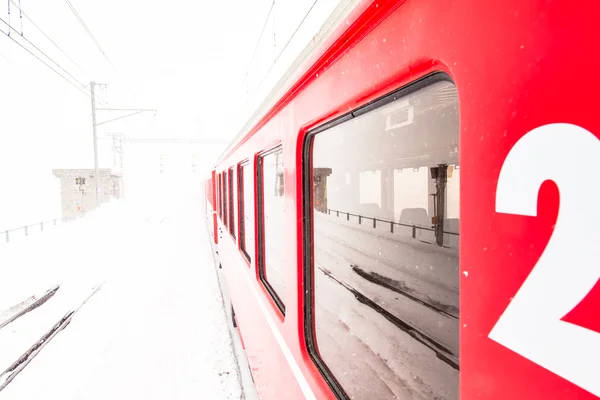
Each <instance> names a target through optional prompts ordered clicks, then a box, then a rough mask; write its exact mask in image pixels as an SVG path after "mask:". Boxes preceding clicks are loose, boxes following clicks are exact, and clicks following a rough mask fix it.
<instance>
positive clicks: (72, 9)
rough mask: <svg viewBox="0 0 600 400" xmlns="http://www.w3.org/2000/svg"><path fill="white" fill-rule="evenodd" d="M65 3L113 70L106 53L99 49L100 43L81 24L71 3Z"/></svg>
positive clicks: (83, 23) (81, 20) (82, 23)
mask: <svg viewBox="0 0 600 400" xmlns="http://www.w3.org/2000/svg"><path fill="white" fill-rule="evenodd" d="M65 3H67V5H68V6H69V8H70V9H71V11H72V12H73V15H75V18H77V20H78V21H79V23H80V24H81V26H82V27H83V29H85V31H86V32H87V34H88V36H89V37H90V38H91V39H92V41H93V42H94V44H95V45H96V47H98V50H99V51H100V53H102V55H103V56H104V58H106V61H108V63H109V64H110V65H111V66H112V67H113V68H115V66H114V65H113V63H112V62H111V61H110V59H109V58H108V56H107V55H106V53H105V52H104V50H102V47H100V43H98V41H97V40H96V38H95V37H94V35H92V32H91V31H90V29H89V28H88V27H87V25H86V24H85V22H83V19H82V18H81V17H80V16H79V14H78V13H77V10H75V7H73V4H71V2H70V1H69V0H65Z"/></svg>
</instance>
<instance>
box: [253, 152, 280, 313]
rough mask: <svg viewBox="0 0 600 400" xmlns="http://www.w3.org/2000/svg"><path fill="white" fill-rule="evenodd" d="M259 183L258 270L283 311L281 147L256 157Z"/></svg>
mask: <svg viewBox="0 0 600 400" xmlns="http://www.w3.org/2000/svg"><path fill="white" fill-rule="evenodd" d="M259 173H260V178H259V180H258V182H259V183H260V187H259V195H260V196H261V198H260V199H259V203H258V204H262V207H261V208H260V210H261V218H260V219H259V221H261V222H262V224H260V234H261V235H260V239H261V247H262V248H263V249H264V251H263V252H261V253H259V257H260V258H259V271H260V275H261V279H262V280H263V282H264V283H265V286H266V287H267V289H268V290H269V292H270V293H271V295H272V296H273V298H274V300H275V302H276V303H277V305H278V306H279V308H280V309H281V311H282V312H283V311H285V306H284V303H283V298H282V296H283V294H284V293H285V277H284V265H283V247H284V239H283V237H284V234H285V233H284V227H283V217H284V203H283V202H284V198H283V194H284V182H283V150H282V149H281V147H279V148H277V149H275V150H273V151H271V152H270V153H268V154H266V155H264V156H261V157H259Z"/></svg>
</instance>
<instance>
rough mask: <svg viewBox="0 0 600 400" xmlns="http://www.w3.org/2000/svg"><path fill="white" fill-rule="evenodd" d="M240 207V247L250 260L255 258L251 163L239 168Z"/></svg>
mask: <svg viewBox="0 0 600 400" xmlns="http://www.w3.org/2000/svg"><path fill="white" fill-rule="evenodd" d="M238 171H239V172H238V173H239V175H238V181H239V207H240V215H239V219H240V247H241V249H242V252H243V254H244V255H245V256H246V258H247V259H248V261H252V259H253V258H254V201H253V200H254V199H253V196H254V185H253V181H252V170H251V167H250V164H248V163H245V164H243V165H241V166H240V168H239V169H238Z"/></svg>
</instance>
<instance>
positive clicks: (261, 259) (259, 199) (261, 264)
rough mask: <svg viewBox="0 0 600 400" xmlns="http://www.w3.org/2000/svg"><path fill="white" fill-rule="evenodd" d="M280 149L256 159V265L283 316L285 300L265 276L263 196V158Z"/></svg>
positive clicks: (267, 152)
mask: <svg viewBox="0 0 600 400" xmlns="http://www.w3.org/2000/svg"><path fill="white" fill-rule="evenodd" d="M279 150H282V152H283V145H282V144H278V145H277V146H275V147H273V148H271V149H269V150H266V151H263V152H262V153H260V154H259V155H258V157H257V160H256V173H255V175H254V176H255V177H256V184H255V185H256V189H257V190H256V204H257V211H258V220H257V221H256V224H257V226H258V237H257V238H256V239H257V242H258V254H257V257H256V265H257V268H258V279H260V281H261V282H262V284H263V285H264V286H265V289H267V292H269V294H270V295H271V298H272V299H273V301H274V302H275V304H276V305H277V308H278V309H279V311H281V314H283V316H285V304H284V302H283V300H282V299H281V297H280V296H279V294H277V292H276V291H275V289H274V288H273V287H272V286H271V284H270V283H269V281H268V280H267V278H266V277H265V268H266V263H265V253H266V251H265V241H266V240H265V237H264V236H265V227H264V196H263V191H264V184H263V160H264V158H265V157H266V156H268V155H270V154H273V153H276V152H277V151H279ZM284 196H285V184H284Z"/></svg>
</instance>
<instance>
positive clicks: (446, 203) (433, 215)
mask: <svg viewBox="0 0 600 400" xmlns="http://www.w3.org/2000/svg"><path fill="white" fill-rule="evenodd" d="M356 114H358V115H359V116H357V117H355V118H353V119H351V120H349V121H346V122H343V123H341V124H339V125H336V126H334V127H332V128H330V129H327V130H325V131H323V132H321V133H317V134H316V135H314V136H313V138H312V150H311V152H312V165H311V166H310V168H311V169H310V171H312V173H311V176H312V206H311V207H310V215H311V218H312V226H313V229H312V235H313V238H312V239H313V248H312V262H311V266H310V268H311V269H310V274H309V280H312V282H311V285H310V287H311V290H312V294H311V293H309V296H312V298H313V302H312V303H309V304H312V309H311V312H310V313H309V315H312V323H313V324H314V329H312V333H311V332H310V331H311V330H309V335H311V336H310V337H309V347H311V352H312V354H313V356H314V357H315V358H316V360H317V364H318V365H319V366H320V368H321V370H322V371H323V372H324V373H325V376H326V377H328V380H329V381H330V382H331V384H332V385H334V387H336V388H337V389H341V390H342V391H344V392H345V393H346V395H347V396H348V397H349V398H355V399H458V394H459V390H458V388H459V380H458V377H459V359H458V355H459V340H458V339H459V325H458V322H459V320H458V318H459V296H458V288H459V273H458V266H459V258H458V237H459V236H458V234H459V183H460V169H459V165H458V162H459V158H458V154H459V153H458V143H459V140H458V139H459V129H458V96H457V92H456V88H455V86H454V85H453V84H452V83H450V82H447V81H437V82H436V83H434V84H431V85H430V86H427V87H425V88H422V89H419V90H416V91H413V92H412V93H410V94H407V95H406V96H404V97H402V98H399V99H397V100H394V101H392V102H388V103H387V104H385V105H382V106H381V107H379V108H375V109H373V110H371V111H369V112H367V113H364V114H360V113H356ZM309 257H310V255H309ZM309 298H310V297H309Z"/></svg>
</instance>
